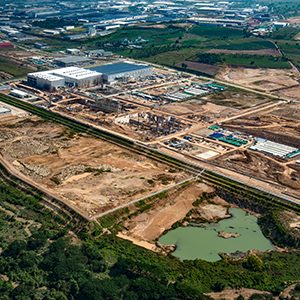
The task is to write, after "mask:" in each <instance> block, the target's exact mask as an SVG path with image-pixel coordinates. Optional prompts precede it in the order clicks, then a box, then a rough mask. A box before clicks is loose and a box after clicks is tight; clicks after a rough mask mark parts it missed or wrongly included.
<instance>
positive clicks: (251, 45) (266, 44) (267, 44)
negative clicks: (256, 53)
mask: <svg viewBox="0 0 300 300" xmlns="http://www.w3.org/2000/svg"><path fill="white" fill-rule="evenodd" d="M216 48H219V49H227V50H262V49H276V46H275V45H274V43H273V42H271V41H266V40H253V41H251V40H250V39H247V40H246V41H245V40H242V41H239V40H238V41H237V42H232V43H229V44H227V45H219V46H217V47H216Z"/></svg>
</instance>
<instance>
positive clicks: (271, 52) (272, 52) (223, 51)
mask: <svg viewBox="0 0 300 300" xmlns="http://www.w3.org/2000/svg"><path fill="white" fill-rule="evenodd" d="M207 53H216V54H220V53H221V54H248V55H272V56H281V54H280V53H279V51H278V50H277V49H260V50H228V49H211V50H209V51H207Z"/></svg>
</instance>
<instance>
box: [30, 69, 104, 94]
mask: <svg viewBox="0 0 300 300" xmlns="http://www.w3.org/2000/svg"><path fill="white" fill-rule="evenodd" d="M27 83H28V84H29V85H31V86H33V87H37V88H39V89H45V90H50V91H52V90H55V89H57V88H60V87H65V86H70V87H72V86H76V87H90V86H95V85H98V84H99V83H101V74H100V73H98V72H96V71H91V70H88V69H82V68H78V67H68V68H61V69H56V70H50V71H43V72H36V73H30V74H28V75H27Z"/></svg>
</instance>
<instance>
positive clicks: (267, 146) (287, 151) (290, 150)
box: [250, 138, 300, 158]
mask: <svg viewBox="0 0 300 300" xmlns="http://www.w3.org/2000/svg"><path fill="white" fill-rule="evenodd" d="M250 149H251V150H255V151H259V152H263V153H266V154H271V155H274V156H278V157H281V158H293V157H295V156H298V155H300V149H298V148H295V147H290V146H287V145H283V144H279V143H275V142H272V141H269V140H265V139H261V138H256V139H255V144H254V145H253V146H251V147H250Z"/></svg>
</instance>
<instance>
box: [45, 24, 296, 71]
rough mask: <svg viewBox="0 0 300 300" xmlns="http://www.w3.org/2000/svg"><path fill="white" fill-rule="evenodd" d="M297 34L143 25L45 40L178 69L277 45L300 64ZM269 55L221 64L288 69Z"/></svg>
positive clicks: (54, 46) (57, 46)
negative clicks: (213, 56)
mask: <svg viewBox="0 0 300 300" xmlns="http://www.w3.org/2000/svg"><path fill="white" fill-rule="evenodd" d="M297 32H299V29H293V28H287V29H286V28H283V29H280V30H278V31H275V32H274V33H273V34H272V36H271V38H270V39H266V38H260V37H249V36H248V35H247V33H245V32H244V31H243V30H240V29H233V28H228V27H216V26H199V25H193V26H192V27H188V28H187V27H179V26H173V25H168V24H162V26H161V27H159V28H157V27H155V28H153V27H151V26H149V27H146V26H144V25H143V26H140V27H138V26H134V27H126V28H120V29H118V30H117V31H116V32H114V33H112V34H110V35H108V36H104V37H96V38H91V39H87V40H85V41H82V42H81V41H66V40H62V39H58V38H51V39H50V38H47V39H44V41H45V42H46V43H47V44H48V45H49V46H50V48H51V50H50V51H58V50H63V49H65V48H77V47H83V48H84V49H102V48H103V49H106V50H110V51H113V52H114V53H117V54H120V55H122V56H125V57H130V58H134V59H141V60H146V61H149V62H153V63H157V64H162V65H167V66H175V65H178V64H181V63H183V62H184V61H186V60H194V58H195V57H197V56H199V55H200V54H202V53H205V52H207V51H209V50H211V49H224V50H232V51H243V50H244V51H247V50H251V51H256V50H258V51H259V50H273V51H274V50H276V49H277V47H276V44H275V42H276V43H277V45H278V46H279V47H280V48H281V49H283V50H284V54H286V58H288V59H291V60H293V61H295V63H296V64H299V62H300V54H299V53H300V52H299V45H298V43H297V42H296V41H293V40H292V38H293V37H294V36H295V34H296V33H297ZM277 38H278V39H277ZM268 54H269V53H266V55H260V57H258V55H255V54H252V53H250V54H247V55H245V54H243V55H230V54H222V56H221V59H222V64H228V65H234V66H245V67H261V68H288V67H289V64H288V62H286V60H285V59H284V58H283V59H281V58H274V57H272V55H268ZM279 55H280V54H279ZM298 55H299V57H298ZM204 63H206V62H204ZM208 63H209V62H208Z"/></svg>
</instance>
